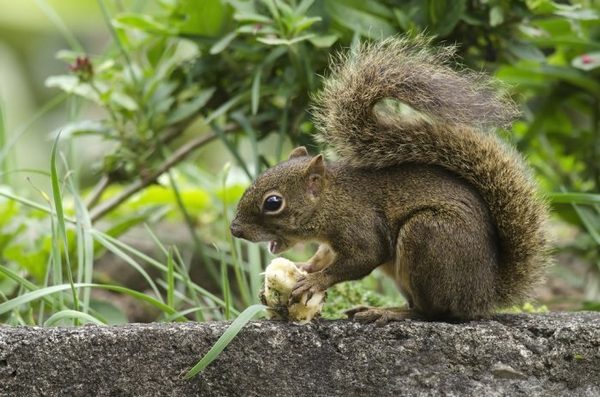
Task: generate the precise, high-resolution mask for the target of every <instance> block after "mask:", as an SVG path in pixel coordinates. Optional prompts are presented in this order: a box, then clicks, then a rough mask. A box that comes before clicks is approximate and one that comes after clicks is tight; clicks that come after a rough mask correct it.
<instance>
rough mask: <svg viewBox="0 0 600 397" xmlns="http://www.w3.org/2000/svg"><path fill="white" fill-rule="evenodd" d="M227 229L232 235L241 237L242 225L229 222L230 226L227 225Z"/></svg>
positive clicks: (242, 233)
mask: <svg viewBox="0 0 600 397" xmlns="http://www.w3.org/2000/svg"><path fill="white" fill-rule="evenodd" d="M229 229H230V230H231V234H232V235H233V237H238V238H243V236H244V230H243V229H242V226H241V225H240V224H239V223H236V222H231V226H230V227H229Z"/></svg>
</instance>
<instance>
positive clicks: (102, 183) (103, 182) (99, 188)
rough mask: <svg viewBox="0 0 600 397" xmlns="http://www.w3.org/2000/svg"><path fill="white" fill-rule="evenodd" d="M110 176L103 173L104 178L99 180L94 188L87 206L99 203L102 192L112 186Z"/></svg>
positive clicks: (90, 206) (91, 206) (89, 207)
mask: <svg viewBox="0 0 600 397" xmlns="http://www.w3.org/2000/svg"><path fill="white" fill-rule="evenodd" d="M110 183H111V182H110V178H109V176H108V175H102V178H100V180H99V181H98V183H97V184H96V186H94V189H93V190H92V192H91V193H90V196H89V198H88V200H87V203H86V207H87V208H88V209H91V208H93V207H94V206H95V205H96V204H98V200H100V198H102V194H103V193H104V192H105V191H106V188H108V186H110Z"/></svg>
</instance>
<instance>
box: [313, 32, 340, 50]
mask: <svg viewBox="0 0 600 397" xmlns="http://www.w3.org/2000/svg"><path fill="white" fill-rule="evenodd" d="M338 38H339V37H338V35H336V34H328V35H325V36H313V37H311V38H310V39H308V41H310V43H311V44H312V45H314V46H315V47H317V48H329V47H331V46H332V45H333V44H334V43H335V42H336V41H337V40H338Z"/></svg>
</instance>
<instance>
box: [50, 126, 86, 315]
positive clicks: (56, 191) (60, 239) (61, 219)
mask: <svg viewBox="0 0 600 397" xmlns="http://www.w3.org/2000/svg"><path fill="white" fill-rule="evenodd" d="M59 140H60V133H59V134H58V135H57V136H56V139H55V140H54V144H53V145H52V151H51V154H50V181H51V183H52V197H53V199H54V210H55V211H56V230H57V236H55V237H56V239H53V241H55V242H56V246H53V247H52V249H53V251H54V250H56V253H55V255H54V258H55V260H57V261H58V263H55V264H54V265H55V266H57V268H59V267H62V260H61V253H60V251H61V247H60V244H62V246H63V249H64V257H65V268H66V273H67V278H68V281H69V284H71V286H72V285H73V283H74V281H73V272H72V271H71V261H70V260H69V240H68V239H67V232H66V227H65V214H64V211H63V203H62V192H61V189H60V183H59V180H58V168H57V167H56V152H57V148H58V142H59ZM71 290H72V294H73V305H74V306H75V310H77V311H78V310H79V297H78V296H77V291H76V290H75V287H72V288H71Z"/></svg>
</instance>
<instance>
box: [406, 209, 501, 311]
mask: <svg viewBox="0 0 600 397" xmlns="http://www.w3.org/2000/svg"><path fill="white" fill-rule="evenodd" d="M468 215H469V214H461V213H456V212H445V213H444V212H441V211H438V212H433V211H425V212H420V213H419V214H417V215H415V216H413V217H412V218H411V219H409V220H408V221H407V222H406V223H405V224H404V225H403V226H402V228H401V230H400V233H399V237H398V242H397V262H396V266H397V270H396V271H397V273H398V274H399V275H400V276H399V279H398V282H399V284H400V288H401V290H403V291H406V293H407V294H408V295H409V296H410V297H411V299H412V303H413V305H414V306H413V310H414V311H415V314H417V315H420V316H423V317H425V318H427V319H432V320H435V319H466V318H472V317H474V316H477V315H479V314H484V313H487V312H489V311H490V309H491V308H492V306H493V304H494V301H495V299H496V293H495V288H496V280H497V261H498V258H497V248H496V245H495V239H494V232H493V230H489V229H490V228H489V226H487V225H489V223H488V222H478V220H477V219H473V218H471V217H469V216H468Z"/></svg>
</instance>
